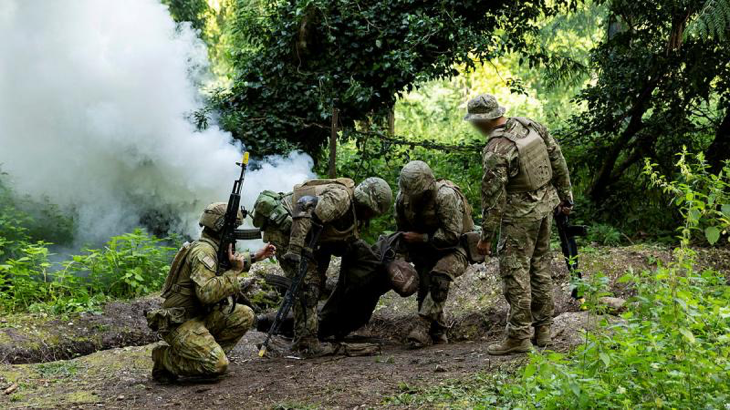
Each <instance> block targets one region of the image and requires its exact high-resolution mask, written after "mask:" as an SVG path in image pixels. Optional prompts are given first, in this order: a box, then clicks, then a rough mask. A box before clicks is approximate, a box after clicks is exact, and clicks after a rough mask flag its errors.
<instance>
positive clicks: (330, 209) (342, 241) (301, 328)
mask: <svg viewBox="0 0 730 410" xmlns="http://www.w3.org/2000/svg"><path fill="white" fill-rule="evenodd" d="M392 202H393V193H392V191H391V189H390V186H389V185H388V183H387V182H385V181H384V180H383V179H380V178H367V179H365V180H364V181H362V183H360V184H359V185H358V186H357V187H355V183H354V182H353V181H352V180H351V179H347V178H339V179H319V180H310V181H306V182H305V183H303V184H300V185H297V186H295V187H294V192H293V194H292V196H291V202H289V200H288V199H286V200H285V203H286V204H293V205H287V206H291V207H292V208H293V209H292V210H291V212H292V223H291V228H290V230H291V233H290V234H289V241H288V244H287V245H288V248H287V251H286V254H285V255H284V256H283V257H282V258H281V265H282V268H283V269H284V272H285V273H286V274H287V276H289V277H293V276H294V275H296V273H297V268H298V267H299V262H300V260H301V258H302V257H307V258H310V263H309V264H308V270H307V273H306V276H305V277H304V280H303V283H302V285H301V286H300V291H299V292H300V293H299V295H297V297H298V300H297V301H296V302H295V303H294V306H293V311H294V342H293V344H292V350H293V351H294V352H296V353H298V354H301V355H304V356H316V355H321V354H326V353H328V346H325V345H320V343H319V340H318V338H317V334H318V320H317V302H318V301H319V296H320V291H321V289H322V288H323V287H324V285H325V282H326V272H327V267H328V266H329V263H330V259H331V257H332V256H333V255H335V256H343V255H344V254H345V253H347V250H348V247H349V245H350V244H352V243H353V242H355V241H356V240H357V239H358V238H359V230H360V228H361V227H362V225H363V224H364V223H366V222H367V221H369V220H370V219H372V218H374V217H376V216H379V215H382V214H384V213H385V212H387V211H388V209H390V205H391V203H392ZM313 227H314V228H316V229H319V230H320V235H319V241H318V244H317V245H316V246H315V247H314V248H313V249H307V242H308V241H309V238H310V235H311V233H312V231H313ZM267 236H268V232H267ZM278 236H281V235H278ZM279 240H281V241H284V239H283V238H279Z"/></svg>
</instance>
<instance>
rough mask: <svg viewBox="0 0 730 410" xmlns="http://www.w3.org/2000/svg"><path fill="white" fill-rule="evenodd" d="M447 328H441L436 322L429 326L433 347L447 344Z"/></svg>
mask: <svg viewBox="0 0 730 410" xmlns="http://www.w3.org/2000/svg"><path fill="white" fill-rule="evenodd" d="M447 330H448V328H447V327H445V326H441V325H440V324H439V323H438V322H433V324H432V325H431V332H430V333H431V340H432V341H433V344H435V345H445V344H447V343H449V338H448V337H447V336H446V331H447Z"/></svg>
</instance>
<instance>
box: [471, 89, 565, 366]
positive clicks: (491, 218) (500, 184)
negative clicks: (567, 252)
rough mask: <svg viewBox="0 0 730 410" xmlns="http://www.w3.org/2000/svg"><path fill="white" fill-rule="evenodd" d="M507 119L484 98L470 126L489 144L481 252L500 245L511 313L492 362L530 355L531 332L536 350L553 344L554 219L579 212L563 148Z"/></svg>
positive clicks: (524, 122)
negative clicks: (574, 209)
mask: <svg viewBox="0 0 730 410" xmlns="http://www.w3.org/2000/svg"><path fill="white" fill-rule="evenodd" d="M504 112H505V108H504V107H501V106H500V105H499V104H498V103H497V100H496V99H495V98H494V96H492V95H488V94H483V95H480V96H478V97H476V98H474V99H472V100H471V101H469V105H468V114H467V115H466V117H465V118H464V119H465V120H467V121H470V122H471V123H472V124H473V125H474V127H475V128H476V129H478V130H479V131H480V132H481V133H482V134H484V135H485V136H487V137H488V142H487V146H486V147H485V148H484V158H483V166H484V176H483V178H482V208H483V211H482V212H483V213H482V215H483V222H482V237H481V240H480V241H479V245H478V248H479V251H480V252H481V253H483V254H484V255H490V254H491V250H492V249H491V248H492V243H493V241H494V240H495V239H496V238H499V246H498V249H499V269H500V275H501V276H502V281H503V286H504V295H505V297H506V298H507V302H508V303H509V306H510V311H509V318H508V321H507V336H506V338H505V339H504V340H503V341H502V342H501V343H496V344H492V345H491V346H489V348H488V352H489V353H490V354H492V355H505V354H510V353H522V352H527V351H529V350H530V349H531V348H532V344H531V343H530V333H531V332H530V326H533V327H534V328H535V330H534V337H533V342H534V343H535V344H536V345H537V346H540V347H543V346H547V345H549V344H550V343H551V336H550V325H552V322H553V310H554V305H553V282H552V277H551V275H550V268H549V266H550V253H549V251H550V228H551V224H552V214H553V211H554V209H555V207H556V206H558V207H559V208H558V210H559V211H560V212H565V213H566V214H567V213H569V212H570V210H571V208H572V207H573V194H572V192H571V186H570V177H569V175H568V167H567V165H566V163H565V158H563V154H562V153H561V151H560V147H559V146H558V144H557V142H555V140H554V139H553V137H552V136H550V134H549V133H548V131H547V129H546V128H545V127H544V126H542V125H541V124H539V123H537V122H535V121H532V120H530V119H528V118H520V117H512V118H505V117H503V114H504ZM500 230H501V235H500ZM500 236H501V238H500Z"/></svg>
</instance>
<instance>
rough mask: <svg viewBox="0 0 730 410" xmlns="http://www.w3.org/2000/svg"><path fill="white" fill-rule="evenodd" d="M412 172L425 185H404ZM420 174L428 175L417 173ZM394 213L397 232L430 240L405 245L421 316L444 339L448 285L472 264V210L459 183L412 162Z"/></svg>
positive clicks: (421, 341) (436, 339)
mask: <svg viewBox="0 0 730 410" xmlns="http://www.w3.org/2000/svg"><path fill="white" fill-rule="evenodd" d="M411 170H413V175H414V176H413V177H412V178H411V179H414V178H415V179H423V181H424V182H423V183H422V184H421V185H422V186H420V187H413V185H414V184H413V183H411V184H409V185H410V186H404V181H405V180H406V179H407V178H408V175H404V174H407V173H409V172H410V171H411ZM421 172H423V173H425V176H424V175H416V174H419V173H421ZM429 181H430V182H429ZM418 184H420V183H418ZM419 191H420V192H419ZM395 210H396V224H397V228H398V230H399V231H402V232H416V233H421V234H425V235H427V237H428V241H427V242H424V243H409V244H406V245H405V247H406V249H407V253H408V258H409V259H410V260H411V261H412V262H413V264H414V265H415V267H416V270H417V271H418V274H419V290H418V314H419V316H420V317H421V318H422V319H423V321H424V323H425V324H426V325H427V326H429V327H430V329H429V333H430V335H431V336H432V338H433V339H434V340H435V341H445V340H446V339H445V329H446V322H445V320H444V306H445V304H446V299H447V296H448V291H449V284H450V282H452V281H453V280H454V279H456V278H458V277H459V276H461V275H462V274H463V273H464V271H465V270H466V267H467V265H468V262H467V258H466V251H465V250H464V248H463V247H462V245H461V241H460V238H461V235H462V234H463V233H465V232H467V231H470V230H472V229H473V227H474V223H473V222H472V219H471V208H470V207H469V205H468V203H467V202H466V201H465V198H464V196H463V194H461V191H460V190H459V188H458V187H457V186H456V185H455V184H453V183H452V182H450V181H446V180H438V181H436V180H435V179H433V175H432V174H431V170H430V168H428V165H427V164H426V163H424V162H422V161H413V162H411V163H409V164H408V165H406V167H404V169H403V171H402V172H401V190H400V192H398V196H397V198H396V208H395ZM419 326H420V324H417V326H416V329H414V331H415V330H419V329H417V328H418V327H419ZM412 333H413V332H412ZM409 339H411V337H410V336H409ZM417 342H418V343H417V344H419V345H423V344H428V343H425V341H423V340H420V339H419V340H417Z"/></svg>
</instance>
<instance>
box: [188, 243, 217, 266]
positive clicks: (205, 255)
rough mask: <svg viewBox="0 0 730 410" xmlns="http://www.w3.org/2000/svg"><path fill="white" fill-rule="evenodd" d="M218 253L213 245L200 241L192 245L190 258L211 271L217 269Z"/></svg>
mask: <svg viewBox="0 0 730 410" xmlns="http://www.w3.org/2000/svg"><path fill="white" fill-rule="evenodd" d="M217 253H218V251H217V250H216V248H215V247H214V246H213V244H211V243H210V242H208V241H206V240H203V239H198V240H197V241H195V242H193V243H192V244H191V245H190V257H191V258H194V259H196V260H198V261H201V262H203V263H204V264H205V265H206V266H208V267H209V268H210V269H213V267H215V264H216V258H217V257H218V254H217ZM191 260H192V259H191ZM209 265H210V266H209Z"/></svg>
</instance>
